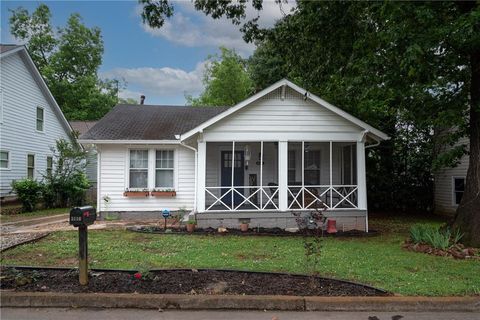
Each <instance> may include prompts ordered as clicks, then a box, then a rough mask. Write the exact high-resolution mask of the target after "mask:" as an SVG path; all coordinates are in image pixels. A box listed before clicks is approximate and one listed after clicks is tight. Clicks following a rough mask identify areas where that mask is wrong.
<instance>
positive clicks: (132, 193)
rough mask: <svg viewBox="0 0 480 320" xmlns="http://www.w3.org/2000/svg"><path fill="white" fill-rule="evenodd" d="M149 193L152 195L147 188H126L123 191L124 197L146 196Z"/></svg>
mask: <svg viewBox="0 0 480 320" xmlns="http://www.w3.org/2000/svg"><path fill="white" fill-rule="evenodd" d="M149 195H150V192H148V191H145V190H126V191H125V192H124V193H123V196H124V197H130V198H146V197H148V196H149Z"/></svg>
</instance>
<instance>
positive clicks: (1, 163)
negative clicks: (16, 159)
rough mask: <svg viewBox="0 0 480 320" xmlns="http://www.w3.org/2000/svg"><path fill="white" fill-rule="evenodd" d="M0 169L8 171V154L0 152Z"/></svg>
mask: <svg viewBox="0 0 480 320" xmlns="http://www.w3.org/2000/svg"><path fill="white" fill-rule="evenodd" d="M0 169H10V152H8V151H0Z"/></svg>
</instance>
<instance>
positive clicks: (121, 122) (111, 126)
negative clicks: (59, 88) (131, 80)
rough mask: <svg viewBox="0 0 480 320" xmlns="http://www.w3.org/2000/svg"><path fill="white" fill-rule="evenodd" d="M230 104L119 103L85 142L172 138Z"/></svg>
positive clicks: (90, 133)
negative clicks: (217, 105) (211, 105)
mask: <svg viewBox="0 0 480 320" xmlns="http://www.w3.org/2000/svg"><path fill="white" fill-rule="evenodd" d="M227 109H228V108H226V107H191V106H162V105H138V104H137V105H117V106H116V107H115V108H113V109H112V110H111V111H110V112H109V113H107V115H105V116H104V117H103V118H102V119H101V120H100V121H98V122H97V123H96V124H95V125H94V126H93V127H92V128H91V129H90V130H88V132H86V133H84V134H82V135H81V136H80V139H79V140H80V142H82V143H93V142H96V143H101V142H102V141H104V142H110V143H114V142H115V141H122V140H123V141H125V140H134V141H135V140H136V141H137V142H138V141H170V140H176V141H178V139H176V138H175V136H176V135H180V134H182V133H184V132H187V131H189V130H191V129H193V128H195V127H197V126H198V125H200V124H201V123H203V122H205V121H207V120H208V119H211V118H212V117H214V116H216V115H218V114H220V113H222V112H224V111H225V110H227Z"/></svg>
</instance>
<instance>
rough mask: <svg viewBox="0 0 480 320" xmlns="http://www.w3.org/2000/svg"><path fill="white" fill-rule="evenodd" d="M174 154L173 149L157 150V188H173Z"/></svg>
mask: <svg viewBox="0 0 480 320" xmlns="http://www.w3.org/2000/svg"><path fill="white" fill-rule="evenodd" d="M173 176H174V155H173V150H156V153H155V188H160V189H173V188H174V185H173Z"/></svg>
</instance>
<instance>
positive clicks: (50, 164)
mask: <svg viewBox="0 0 480 320" xmlns="http://www.w3.org/2000/svg"><path fill="white" fill-rule="evenodd" d="M52 172H53V157H51V156H49V157H47V176H51V175H52Z"/></svg>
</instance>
